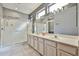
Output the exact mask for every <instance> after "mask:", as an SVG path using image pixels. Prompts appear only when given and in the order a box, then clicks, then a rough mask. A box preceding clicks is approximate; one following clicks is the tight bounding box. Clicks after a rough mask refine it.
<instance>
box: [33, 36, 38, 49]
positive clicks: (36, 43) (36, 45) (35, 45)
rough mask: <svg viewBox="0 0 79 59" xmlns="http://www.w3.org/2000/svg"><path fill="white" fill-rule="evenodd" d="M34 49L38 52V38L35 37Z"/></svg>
mask: <svg viewBox="0 0 79 59" xmlns="http://www.w3.org/2000/svg"><path fill="white" fill-rule="evenodd" d="M34 49H36V50H38V38H37V37H34Z"/></svg>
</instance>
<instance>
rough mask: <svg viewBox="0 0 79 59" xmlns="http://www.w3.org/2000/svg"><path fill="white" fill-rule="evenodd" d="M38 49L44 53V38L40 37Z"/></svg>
mask: <svg viewBox="0 0 79 59" xmlns="http://www.w3.org/2000/svg"><path fill="white" fill-rule="evenodd" d="M38 51H39V53H40V54H42V55H44V39H43V38H39V39H38Z"/></svg>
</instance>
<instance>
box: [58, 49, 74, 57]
mask: <svg viewBox="0 0 79 59" xmlns="http://www.w3.org/2000/svg"><path fill="white" fill-rule="evenodd" d="M58 56H73V55H71V54H69V53H66V52H64V51H61V50H58Z"/></svg>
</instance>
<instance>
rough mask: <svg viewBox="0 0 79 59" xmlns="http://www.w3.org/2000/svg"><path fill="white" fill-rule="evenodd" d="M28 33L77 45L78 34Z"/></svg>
mask: <svg viewBox="0 0 79 59" xmlns="http://www.w3.org/2000/svg"><path fill="white" fill-rule="evenodd" d="M30 35H33V36H37V37H41V38H45V39H48V40H52V41H57V42H61V43H64V44H68V45H72V46H76V47H79V36H72V35H63V34H45V35H42V34H35V33H30ZM55 36H56V38H55Z"/></svg>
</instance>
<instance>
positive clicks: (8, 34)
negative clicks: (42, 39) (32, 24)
mask: <svg viewBox="0 0 79 59" xmlns="http://www.w3.org/2000/svg"><path fill="white" fill-rule="evenodd" d="M26 33H27V23H26V21H23V20H19V19H3V20H1V45H2V46H3V47H4V46H10V45H13V44H15V43H20V42H25V41H27V40H26Z"/></svg>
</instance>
